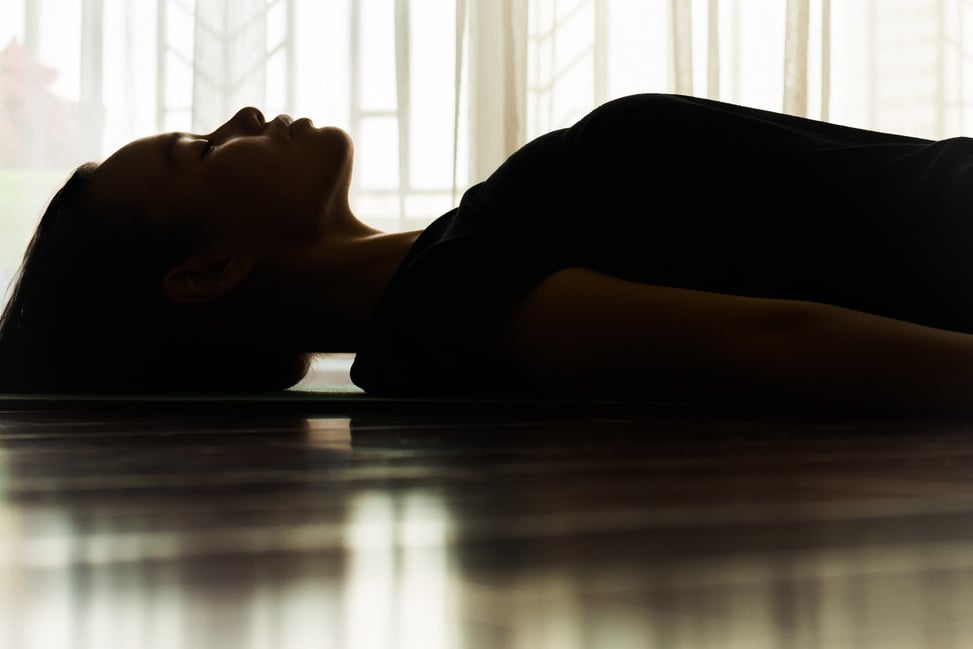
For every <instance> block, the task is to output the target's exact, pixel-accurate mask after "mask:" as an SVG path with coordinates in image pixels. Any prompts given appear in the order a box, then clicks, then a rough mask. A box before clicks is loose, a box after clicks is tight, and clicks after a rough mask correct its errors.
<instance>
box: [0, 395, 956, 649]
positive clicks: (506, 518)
mask: <svg viewBox="0 0 973 649" xmlns="http://www.w3.org/2000/svg"><path fill="white" fill-rule="evenodd" d="M167 410H168V409H165V408H161V407H160V408H159V409H157V410H155V411H145V410H142V411H139V412H129V413H117V414H107V413H105V414H99V413H98V412H75V413H70V412H61V413H58V412H19V413H18V412H6V413H0V647H3V648H5V649H6V648H12V649H40V648H45V649H46V648H49V647H50V648H61V647H72V648H78V649H81V648H85V649H87V648H91V649H95V648H97V649H110V648H114V647H117V648H124V649H141V648H147V649H149V648H151V649H156V648H169V647H173V648H175V647H179V648H185V649H189V648H193V649H195V648H200V649H202V648H205V649H217V648H221V649H222V648H232V649H245V648H264V647H267V648H274V649H290V648H295V649H296V648H304V647H336V648H355V649H358V648H373V647H374V648H386V647H389V648H391V647H396V648H398V647H403V648H405V647H410V648H411V647H415V648H421V649H447V648H448V649H463V648H487V647H489V648H493V647H516V648H525V649H544V648H552V649H574V648H580V647H598V648H627V647H639V648H657V647H658V648H666V649H681V648H710V647H720V648H725V647H734V648H736V647H738V648H740V649H761V648H765V647H766V648H780V647H784V648H790V647H794V648H804V647H826V648H829V649H842V648H846V647H847V648H851V647H855V648H868V647H875V648H881V649H895V648H899V647H910V648H911V647H924V648H925V647H928V648H930V649H950V648H953V647H973V616H971V612H973V422H968V423H967V422H962V421H958V422H949V421H938V422H937V421H901V420H899V421H896V420H888V421H883V420H881V419H867V420H858V419H829V418H827V417H824V418H820V417H806V416H801V415H792V416H784V415H779V414H777V415H761V413H759V412H756V413H750V414H747V415H746V416H744V415H741V414H739V413H736V414H733V413H726V414H720V413H713V412H706V413H702V414H701V413H698V412H694V411H692V410H691V409H687V410H685V411H683V412H673V411H659V412H653V411H652V410H651V409H646V410H644V411H642V412H635V413H633V412H612V411H606V412H590V413H585V414H577V413H575V414H572V415H564V414H558V413H557V412H545V411H544V410H543V409H538V408H529V409H528V408H525V409H523V411H522V412H516V411H511V412H506V413H502V414H501V413H491V412H489V411H486V412H484V411H478V412H470V413H466V414H464V413H456V412H442V413H439V414H437V413H435V412H430V413H426V414H416V413H411V414H409V413H401V414H396V413H394V412H384V413H381V414H374V415H368V414H356V415H355V416H353V417H347V416H340V415H336V416H321V417H312V418H302V417H296V416H289V415H287V414H282V413H280V412H277V413H275V414H273V415H261V414H260V413H259V409H256V410H255V409H250V410H248V412H246V413H237V414H234V413H232V412H183V413H180V412H173V411H171V410H169V411H167Z"/></svg>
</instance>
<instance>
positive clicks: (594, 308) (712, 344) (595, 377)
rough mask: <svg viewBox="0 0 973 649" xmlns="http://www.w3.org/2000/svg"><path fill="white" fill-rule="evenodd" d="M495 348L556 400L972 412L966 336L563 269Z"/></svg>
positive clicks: (972, 353) (972, 355)
mask: <svg viewBox="0 0 973 649" xmlns="http://www.w3.org/2000/svg"><path fill="white" fill-rule="evenodd" d="M501 344H502V346H503V348H504V349H505V351H506V352H507V353H508V354H509V355H510V357H511V358H512V360H513V362H514V364H515V366H516V367H518V368H519V369H520V370H521V371H522V372H523V374H524V375H525V376H526V377H527V379H528V381H529V382H530V383H532V384H533V385H534V386H535V387H536V388H537V389H539V390H541V391H542V392H547V393H551V394H559V395H567V394H572V393H577V394H588V395H592V394H594V395H600V396H606V397H619V396H627V397H639V396H641V397H644V398H650V399H651V398H675V399H690V400H714V401H730V400H737V399H745V400H753V401H763V402H791V403H805V404H817V405H827V406H835V407H838V408H846V407H847V408H852V409H858V408H863V409H874V408H879V409H888V410H899V411H931V412H937V413H947V412H948V413H954V414H956V413H970V414H973V335H969V334H963V333H958V332H953V331H946V330H942V329H935V328H932V327H926V326H922V325H917V324H913V323H909V322H904V321H901V320H895V319H892V318H885V317H881V316H875V315H870V314H866V313H862V312H859V311H853V310H850V309H845V308H841V307H835V306H830V305H826V304H818V303H813V302H803V301H798V300H779V299H764V298H751V297H741V296H734V295H723V294H717V293H708V292H703V291H693V290H687V289H677V288H668V287H661V286H654V285H647V284H639V283H634V282H628V281H624V280H619V279H615V278H612V277H608V276H606V275H601V274H599V273H595V272H592V271H588V270H583V269H578V268H572V269H567V270H564V271H561V272H558V273H556V274H554V275H552V276H551V277H549V278H547V279H546V280H545V281H544V282H542V283H541V284H540V285H539V286H538V287H537V288H536V289H534V290H533V291H532V292H531V293H530V294H529V295H528V296H527V297H526V298H525V299H524V300H523V301H522V302H521V303H520V304H519V305H518V307H517V309H516V310H515V311H514V313H513V314H512V315H511V316H510V318H509V319H508V321H507V323H506V328H505V331H504V332H503V338H502V343H501Z"/></svg>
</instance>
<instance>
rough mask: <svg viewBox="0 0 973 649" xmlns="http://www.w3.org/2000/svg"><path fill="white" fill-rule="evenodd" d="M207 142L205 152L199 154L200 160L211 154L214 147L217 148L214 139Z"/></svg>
mask: <svg viewBox="0 0 973 649" xmlns="http://www.w3.org/2000/svg"><path fill="white" fill-rule="evenodd" d="M205 142H206V146H204V147H203V152H202V153H200V154H199V157H200V158H203V157H205V156H206V154H207V153H209V152H210V151H211V150H212V149H213V147H214V146H216V143H215V142H214V141H213V140H212V139H209V140H205Z"/></svg>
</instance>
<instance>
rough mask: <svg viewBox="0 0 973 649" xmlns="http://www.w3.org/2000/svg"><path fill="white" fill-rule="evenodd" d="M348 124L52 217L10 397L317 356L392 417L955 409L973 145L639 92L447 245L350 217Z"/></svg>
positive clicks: (129, 157) (174, 162)
mask: <svg viewBox="0 0 973 649" xmlns="http://www.w3.org/2000/svg"><path fill="white" fill-rule="evenodd" d="M351 168H352V145H351V142H350V140H349V139H348V137H347V136H346V135H345V134H344V133H343V132H342V131H339V130H337V129H333V128H315V127H314V125H313V124H312V123H311V122H310V121H309V120H306V119H302V120H297V121H294V122H291V120H290V119H289V118H287V117H286V116H281V117H278V118H276V119H274V120H273V121H271V122H265V121H264V119H263V117H262V116H261V114H260V113H259V111H257V110H256V109H252V108H246V109H243V110H241V111H240V112H239V113H237V115H236V116H235V117H233V118H232V119H231V120H230V121H228V122H227V123H226V124H224V125H223V126H221V127H220V128H219V129H217V130H216V131H215V132H213V133H210V134H207V135H190V134H182V133H176V134H165V135H158V136H153V137H149V138H144V139H141V140H137V141H135V142H133V143H131V144H129V145H127V146H125V147H123V148H122V149H120V150H119V151H118V152H116V153H115V154H114V155H112V156H111V157H109V158H108V159H107V160H105V161H104V162H102V163H101V164H100V165H88V166H84V167H82V168H80V169H79V170H78V171H76V172H75V174H74V175H73V176H72V178H71V179H70V180H69V181H68V182H67V183H66V185H65V186H64V188H62V190H61V191H60V192H59V193H58V194H57V195H56V196H55V198H54V199H53V200H52V202H51V204H50V206H49V208H48V210H47V212H46V214H45V215H44V217H43V219H42V221H41V223H40V225H39V226H38V229H37V232H36V233H35V236H34V238H33V240H32V242H31V244H30V246H29V248H28V251H27V253H26V255H25V260H24V265H23V267H22V270H21V275H20V278H19V281H18V284H17V286H16V288H15V291H14V293H13V295H12V298H11V300H10V302H9V304H8V307H7V309H6V312H5V314H4V316H3V322H2V329H0V359H2V364H3V368H4V369H3V375H4V383H5V389H7V390H16V391H48V390H62V391H66V390H71V391H77V390H109V391H122V390H172V391H186V390H189V389H194V390H263V389H274V388H284V387H286V386H289V385H292V384H293V383H295V382H296V381H298V380H299V379H300V378H301V377H302V376H303V374H304V373H305V371H306V369H307V362H308V358H309V356H308V353H310V352H357V357H356V361H355V365H354V367H353V370H352V377H353V379H354V380H355V381H356V383H358V384H359V385H360V386H362V387H363V388H364V389H365V390H366V391H368V392H370V393H373V394H382V395H398V396H418V395H427V396H458V395H462V396H524V395H531V396H533V395H560V396H565V395H579V394H580V395H593V396H601V397H604V396H609V397H633V398H644V399H657V398H666V399H688V400H696V399H700V400H706V399H715V400H720V401H725V400H737V399H739V400H756V401H788V402H805V403H814V404H828V405H838V406H842V405H850V406H858V405H863V406H867V407H871V406H878V407H893V406H899V407H905V408H910V409H923V410H927V409H928V410H934V411H963V410H965V409H966V404H967V403H968V402H973V400H971V399H969V398H968V397H969V396H973V335H971V333H973V298H971V297H970V296H971V295H973V292H971V289H973V263H971V262H970V261H969V260H970V254H969V251H970V250H973V227H971V226H973V219H971V215H973V211H971V207H973V206H971V204H970V203H971V193H973V192H970V191H969V187H970V186H971V185H970V182H969V179H968V178H967V176H968V174H969V170H970V169H971V168H973V144H971V143H970V142H969V141H967V140H966V139H964V138H957V139H953V140H944V141H940V142H933V141H928V140H922V139H918V138H911V137H904V136H898V135H889V134H884V133H877V132H872V131H864V130H859V129H852V128H847V127H841V126H835V125H830V124H825V123H822V122H817V121H813V120H806V119H801V118H796V117H791V116H786V115H780V114H777V113H770V112H765V111H759V110H754V109H750V108H744V107H740V106H735V105H731V104H725V103H720V102H715V101H709V100H703V99H696V98H690V97H682V96H674V95H638V96H632V97H626V98H623V99H619V100H615V101H613V102H609V103H607V104H605V105H603V106H601V107H599V108H598V109H596V110H595V111H593V112H592V113H590V114H589V115H587V116H586V117H585V118H584V119H582V120H581V121H579V122H578V123H577V124H575V125H574V126H573V127H571V128H569V129H564V130H560V131H555V132H552V133H549V134H547V135H544V136H542V137H540V138H538V139H536V140H534V141H533V142H531V143H529V144H528V145H526V146H524V147H523V148H522V149H521V150H519V151H518V152H517V153H515V154H514V155H513V156H511V157H510V158H509V159H508V160H507V161H506V162H505V163H504V164H503V165H502V166H501V167H500V168H499V169H497V171H496V172H495V173H494V174H493V175H492V176H491V177H490V178H489V179H488V180H487V181H486V182H484V183H480V184H478V185H476V186H474V187H472V188H471V189H470V190H469V191H467V192H466V194H465V195H464V196H463V199H462V201H461V203H460V205H459V207H458V208H457V209H456V210H453V211H451V212H449V213H448V214H446V215H444V216H443V217H441V218H440V219H438V220H437V221H435V222H434V223H433V224H432V225H430V226H429V228H427V229H426V230H425V231H422V232H402V233H383V232H379V231H376V230H374V229H373V228H370V227H368V226H367V225H366V224H364V223H362V222H361V221H360V220H358V219H357V218H356V217H355V215H354V213H353V211H352V209H351V207H350V206H349V203H348V187H349V181H350V177H351Z"/></svg>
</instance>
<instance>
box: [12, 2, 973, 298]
mask: <svg viewBox="0 0 973 649" xmlns="http://www.w3.org/2000/svg"><path fill="white" fill-rule="evenodd" d="M971 9H973V2H968V1H967V0H881V1H879V0H842V1H841V2H835V3H832V2H830V0H232V1H231V0H0V285H2V286H3V287H4V288H6V287H7V286H8V285H9V281H10V279H11V277H12V276H13V274H14V272H15V270H16V267H17V265H18V263H19V260H20V257H21V256H22V254H23V250H24V246H25V245H26V242H27V239H28V238H29V235H30V232H31V231H32V229H33V227H34V225H35V223H36V222H37V220H38V219H39V217H40V214H41V212H42V211H43V208H44V206H45V205H46V203H47V201H48V200H49V199H50V197H51V195H52V194H53V192H54V191H55V190H56V188H57V187H58V186H59V185H60V184H61V183H62V182H63V181H64V180H65V179H66V177H67V175H68V173H69V172H70V170H71V169H72V168H73V167H75V166H76V165H78V164H80V163H81V162H84V161H87V160H96V161H97V160H101V159H103V158H104V157H105V156H107V155H108V154H110V153H111V152H112V151H114V150H115V149H117V148H118V147H119V146H121V145H122V144H124V143H126V142H128V141H129V140H132V139H134V138H136V137H141V136H144V135H148V134H152V133H156V132H161V131H169V130H185V131H197V132H206V131H209V130H211V129H213V128H215V127H216V126H217V125H218V124H220V123H221V122H222V121H224V120H225V119H227V118H228V117H229V116H231V115H232V114H233V113H234V112H235V111H236V110H237V109H238V108H240V107H241V106H244V105H255V106H257V107H259V108H261V109H262V110H263V111H264V112H265V113H266V114H267V115H269V116H272V115H275V114H277V113H281V112H286V113H288V114H292V115H295V116H309V117H311V118H312V119H314V120H315V121H316V122H317V123H318V124H333V125H336V126H340V127H342V128H344V129H346V130H347V131H349V132H350V133H351V135H352V136H353V138H354V139H355V141H356V146H357V161H356V165H357V166H356V176H355V182H354V187H353V193H354V195H353V199H352V200H353V206H354V207H355V208H356V211H357V212H358V213H359V215H360V216H362V217H363V218H364V219H365V220H366V221H367V222H369V223H371V224H372V225H374V226H375V227H378V228H382V229H388V230H396V229H405V228H418V227H422V226H424V225H425V224H427V223H429V222H430V221H431V220H433V219H434V218H436V217H437V216H439V215H440V214H442V213H443V212H445V211H447V210H449V209H450V208H451V207H453V206H454V204H455V203H456V201H457V200H458V197H459V195H460V194H461V193H462V191H463V190H464V189H465V188H466V187H467V186H469V185H470V184H472V183H474V182H476V181H479V180H482V179H483V178H484V177H485V176H486V175H488V174H489V173H490V171H492V170H493V169H494V168H495V167H496V165H498V164H499V163H500V162H502V160H503V159H504V158H505V157H506V156H507V155H509V153H511V152H512V151H513V150H514V149H516V148H517V147H518V146H519V145H521V144H523V143H524V142H525V141H527V140H528V139H530V138H532V137H534V136H536V135H538V134H540V133H543V132H545V131H547V130H550V129H554V128H558V127H562V126H567V125H570V124H571V123H572V122H573V121H574V120H576V119H577V118H579V117H580V116H582V115H583V114H584V113H586V112H587V111H589V110H590V109H591V108H593V107H594V106H596V105H598V104H599V103H602V102H604V101H606V100H608V99H611V98H613V97H617V96H621V95H625V94H629V93H635V92H680V93H685V94H692V95H698V96H705V97H711V98H716V99H722V100H726V101H731V102H736V103H742V104H746V105H750V106H755V107H760V108H767V109H771V110H780V111H784V112H789V113H793V114H798V115H807V116H810V117H814V118H819V119H824V120H828V121H833V122H837V123H843V124H848V125H852V126H861V127H869V128H876V129H880V130H889V131H896V132H901V133H906V134H910V135H918V136H924V137H930V138H941V137H947V136H954V135H962V134H964V133H965V132H966V131H967V120H968V119H969V118H970V117H971V115H973V113H971V108H973V104H971V101H970V98H971V96H973V90H971V87H973V83H970V80H971V73H973V66H970V65H969V64H968V58H969V51H968V50H969V48H970V47H971V43H973V40H971V38H970V25H971V24H973V13H971Z"/></svg>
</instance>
